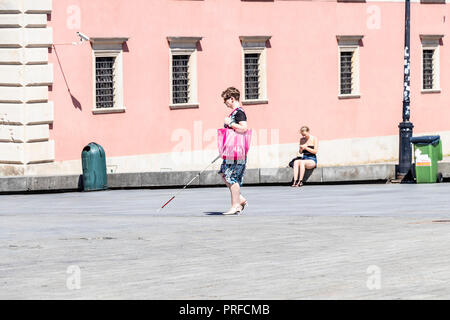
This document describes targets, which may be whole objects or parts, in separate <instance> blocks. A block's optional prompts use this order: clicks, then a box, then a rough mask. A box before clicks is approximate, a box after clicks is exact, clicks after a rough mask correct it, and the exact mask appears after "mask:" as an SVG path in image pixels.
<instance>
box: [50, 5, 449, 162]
mask: <svg viewBox="0 0 450 320" xmlns="http://www.w3.org/2000/svg"><path fill="white" fill-rule="evenodd" d="M72 5H75V6H77V7H79V8H80V9H81V11H80V13H81V15H80V18H81V20H80V22H81V23H80V28H79V29H78V28H75V29H73V28H69V26H68V23H69V24H70V21H71V20H70V19H72V18H73V12H68V8H69V7H70V6H72ZM370 6H375V8H379V10H380V11H379V12H380V18H381V20H380V22H381V25H380V28H379V29H373V28H372V29H371V28H369V27H368V25H367V23H368V19H370V17H371V13H368V8H369V7H370ZM372 9H373V7H372ZM449 13H450V11H449V5H446V4H433V5H427V4H420V3H413V4H412V6H411V14H412V16H411V48H412V50H411V66H412V71H411V79H412V80H411V121H412V122H413V123H414V125H415V128H414V131H415V133H418V132H430V131H433V132H435V131H436V132H437V131H448V130H450V123H449V121H448V119H450V108H449V106H448V101H449V91H450V65H449V63H448V61H450V52H449V50H448V49H447V45H446V43H447V41H448V40H447V34H448V30H449V28H450V20H449V18H450V14H449ZM49 26H50V27H52V28H53V40H54V43H55V44H56V52H57V54H58V57H59V61H60V63H61V67H62V70H63V72H64V75H65V77H66V79H67V83H68V86H69V88H70V92H71V93H72V95H73V97H74V99H72V98H71V96H70V94H69V93H68V90H67V88H66V84H65V80H64V78H63V73H62V71H61V68H60V66H59V62H58V60H57V57H56V52H55V50H52V52H51V55H50V63H53V64H54V83H53V86H52V88H51V92H50V96H49V100H51V101H54V105H55V109H54V123H53V127H52V129H51V133H50V139H53V140H54V141H55V161H64V160H76V159H79V157H80V152H81V149H82V148H83V146H84V145H86V144H87V143H89V142H91V141H96V142H98V143H100V144H101V145H102V146H103V147H104V148H105V150H106V152H107V156H109V157H117V156H131V155H140V154H153V153H167V152H171V150H173V148H174V146H175V145H176V144H177V142H176V141H171V136H172V133H173V132H174V130H176V129H179V128H185V129H188V130H190V131H192V130H193V123H194V121H199V120H200V121H202V124H203V129H204V130H207V129H209V128H220V127H222V125H223V117H224V116H226V115H227V114H228V110H226V108H225V107H224V105H223V102H222V100H221V98H220V93H221V91H222V90H223V89H225V88H226V87H228V86H236V87H238V88H241V86H242V61H241V59H242V53H241V51H242V47H241V44H240V41H239V36H245V35H248V36H252V35H270V36H272V38H271V39H270V47H269V48H267V92H268V94H267V95H268V100H269V103H268V104H261V105H248V106H245V107H244V108H245V110H246V112H247V115H248V118H249V121H250V122H249V125H250V126H251V127H252V128H253V129H256V130H258V129H269V130H270V129H279V134H280V135H279V140H280V141H279V142H280V144H285V143H295V142H297V141H298V140H297V139H298V134H297V131H298V129H299V127H300V126H301V125H303V124H306V125H308V126H309V127H310V128H311V130H312V134H314V135H316V136H318V137H319V138H320V139H321V140H333V139H346V138H366V137H375V136H388V135H396V134H398V127H397V125H398V123H399V122H400V121H401V110H402V85H403V45H404V42H403V41H404V40H403V37H404V36H403V32H404V31H403V30H404V3H396V2H368V3H337V2H306V1H277V0H276V1H273V2H270V1H268V2H260V1H256V2H244V1H240V0H203V1H175V0H151V1H149V0H132V1H122V0H103V1H102V0H95V1H92V0H57V1H53V11H52V14H51V19H50V21H49ZM76 31H81V32H83V33H84V34H87V35H88V36H90V37H115V36H117V37H130V39H129V40H128V41H127V48H128V49H127V50H126V51H125V52H124V53H123V75H124V76H123V83H124V105H125V107H126V112H124V113H115V114H96V115H94V114H93V113H92V108H93V106H94V102H93V94H92V91H93V89H92V88H93V85H94V84H93V75H92V74H93V70H92V48H91V46H90V44H89V43H84V44H83V45H80V46H71V45H57V44H58V43H65V42H72V41H77V37H76V34H75V32H76ZM420 34H444V35H446V36H445V37H444V38H443V45H441V46H440V83H441V85H440V86H441V89H442V90H441V92H440V93H433V94H423V93H421V89H420V88H421V77H420V73H421V70H420V66H421V62H420V59H421V51H420V50H421V42H420V38H419V35H420ZM336 35H364V38H363V39H362V43H363V45H362V46H361V47H360V92H361V97H360V98H357V99H338V44H337V40H336ZM167 36H201V37H203V39H202V40H201V41H200V44H201V51H198V53H197V66H198V68H197V72H198V101H199V104H200V106H199V108H198V109H185V110H170V108H169V45H168V42H167ZM74 101H76V102H75V103H74ZM208 144H210V142H208V141H205V142H204V143H203V146H205V145H208ZM193 148H194V149H195V146H194V145H193Z"/></svg>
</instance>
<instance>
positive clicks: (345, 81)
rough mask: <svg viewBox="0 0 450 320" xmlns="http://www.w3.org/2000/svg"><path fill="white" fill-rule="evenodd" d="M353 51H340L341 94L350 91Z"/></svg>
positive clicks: (349, 92)
mask: <svg viewBox="0 0 450 320" xmlns="http://www.w3.org/2000/svg"><path fill="white" fill-rule="evenodd" d="M352 58H353V52H352V51H346V52H341V94H351V93H352V77H353V63H352Z"/></svg>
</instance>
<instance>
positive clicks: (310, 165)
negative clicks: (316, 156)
mask: <svg viewBox="0 0 450 320" xmlns="http://www.w3.org/2000/svg"><path fill="white" fill-rule="evenodd" d="M315 167H316V163H315V162H314V161H313V160H300V181H299V183H298V185H302V184H303V183H302V182H303V177H304V176H305V171H306V169H314V168H315Z"/></svg>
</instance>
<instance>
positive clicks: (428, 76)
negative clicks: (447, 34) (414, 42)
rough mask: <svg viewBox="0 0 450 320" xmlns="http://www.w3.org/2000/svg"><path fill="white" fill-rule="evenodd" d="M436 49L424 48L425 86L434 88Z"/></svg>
mask: <svg viewBox="0 0 450 320" xmlns="http://www.w3.org/2000/svg"><path fill="white" fill-rule="evenodd" d="M433 55H434V50H423V88H424V89H433Z"/></svg>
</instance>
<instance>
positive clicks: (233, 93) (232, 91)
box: [222, 87, 241, 101]
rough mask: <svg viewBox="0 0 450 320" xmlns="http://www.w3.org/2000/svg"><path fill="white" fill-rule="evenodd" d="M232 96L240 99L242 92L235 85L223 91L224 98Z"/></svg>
mask: <svg viewBox="0 0 450 320" xmlns="http://www.w3.org/2000/svg"><path fill="white" fill-rule="evenodd" d="M231 97H233V98H234V99H236V100H237V101H239V99H240V97H241V93H240V92H239V90H238V89H236V88H235V87H229V88H227V89H226V90H225V91H224V92H222V98H223V99H224V100H227V99H230V98H231Z"/></svg>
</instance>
